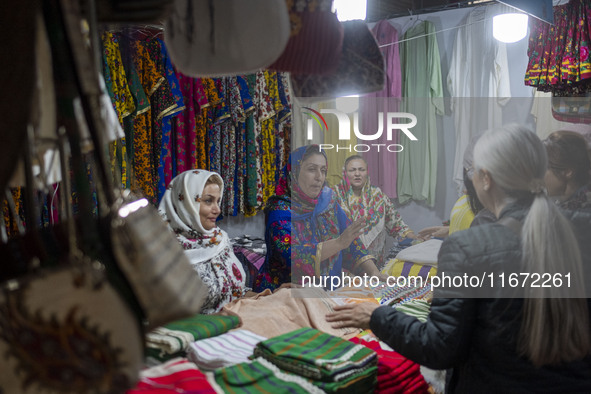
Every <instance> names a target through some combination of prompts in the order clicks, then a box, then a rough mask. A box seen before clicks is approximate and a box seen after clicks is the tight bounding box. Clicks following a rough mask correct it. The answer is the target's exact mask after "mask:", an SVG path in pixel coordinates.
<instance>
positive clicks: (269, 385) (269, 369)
mask: <svg viewBox="0 0 591 394" xmlns="http://www.w3.org/2000/svg"><path fill="white" fill-rule="evenodd" d="M214 378H215V381H216V383H217V385H218V386H219V387H220V388H221V389H222V390H223V392H225V393H236V394H239V393H249V394H252V393H272V394H278V393H311V394H321V393H322V392H323V391H322V390H321V389H319V388H317V387H316V386H314V385H313V384H312V383H310V382H309V381H308V380H306V379H304V378H302V377H301V376H297V375H293V374H289V373H286V372H284V371H281V370H280V369H279V368H277V366H275V365H273V364H271V363H270V362H269V361H267V360H265V359H264V358H261V357H259V358H256V359H255V360H253V361H251V362H247V363H241V364H237V365H234V366H231V367H226V368H220V369H216V371H215V372H214Z"/></svg>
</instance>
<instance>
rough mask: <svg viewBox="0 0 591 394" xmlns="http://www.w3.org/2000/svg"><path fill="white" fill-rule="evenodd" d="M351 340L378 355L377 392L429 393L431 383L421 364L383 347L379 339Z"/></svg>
mask: <svg viewBox="0 0 591 394" xmlns="http://www.w3.org/2000/svg"><path fill="white" fill-rule="evenodd" d="M350 341H351V342H354V343H358V344H362V345H364V346H366V347H368V348H370V349H372V350H374V351H375V352H376V353H377V355H378V384H377V387H376V391H375V392H376V393H428V392H429V385H428V384H427V382H425V379H424V378H423V375H421V371H420V366H419V364H417V363H415V362H413V361H411V360H409V359H407V358H406V357H404V356H402V355H400V354H398V353H396V352H394V351H388V350H384V349H382V347H381V346H380V343H379V342H378V341H364V340H362V339H359V338H352V339H350Z"/></svg>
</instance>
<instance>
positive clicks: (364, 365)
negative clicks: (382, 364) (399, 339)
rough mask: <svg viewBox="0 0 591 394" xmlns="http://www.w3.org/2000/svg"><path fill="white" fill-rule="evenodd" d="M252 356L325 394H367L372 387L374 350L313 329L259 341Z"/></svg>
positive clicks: (374, 369)
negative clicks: (340, 393)
mask: <svg viewBox="0 0 591 394" xmlns="http://www.w3.org/2000/svg"><path fill="white" fill-rule="evenodd" d="M253 357H263V358H265V359H267V360H268V361H270V362H271V363H273V364H275V365H276V366H278V367H279V368H280V369H282V370H284V371H287V372H291V373H294V374H297V375H299V376H302V377H305V378H308V379H310V382H311V383H312V384H314V385H315V386H316V387H318V388H320V389H322V390H323V391H325V392H327V393H333V392H350V393H369V392H373V390H374V388H375V384H376V377H377V367H376V365H377V355H376V353H375V352H374V351H372V350H370V349H369V348H367V347H365V346H362V345H358V344H354V343H352V342H349V341H346V340H343V339H341V338H337V337H335V336H332V335H329V334H326V333H323V332H321V331H318V330H316V329H313V328H300V329H298V330H295V331H292V332H289V333H287V334H283V335H280V336H277V337H274V338H271V339H267V340H266V341H263V342H260V343H259V344H258V345H257V346H256V347H255V349H254V356H253Z"/></svg>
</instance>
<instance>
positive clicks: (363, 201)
mask: <svg viewBox="0 0 591 394" xmlns="http://www.w3.org/2000/svg"><path fill="white" fill-rule="evenodd" d="M364 161H365V160H364ZM347 164H348V161H346V162H345V165H344V166H343V179H342V180H341V183H339V184H337V185H336V187H335V188H334V189H335V192H336V194H337V197H338V199H339V202H340V205H341V208H343V210H344V211H345V213H346V214H347V216H348V217H349V218H350V219H351V220H353V221H355V220H357V219H358V218H360V217H364V218H365V233H364V234H362V235H361V236H360V237H359V239H361V241H362V242H363V244H364V245H365V247H369V245H371V243H372V242H373V241H374V239H376V237H377V236H378V235H379V234H380V233H381V232H382V230H384V226H385V223H386V220H385V216H384V215H385V206H384V200H383V196H382V194H381V193H380V190H379V189H378V188H377V187H375V186H372V185H371V181H370V179H369V175H368V176H367V180H366V181H365V184H364V185H363V187H362V189H361V196H360V197H359V198H358V197H357V196H355V193H354V192H353V188H352V187H351V182H350V181H349V178H348V177H347V168H346V166H347Z"/></svg>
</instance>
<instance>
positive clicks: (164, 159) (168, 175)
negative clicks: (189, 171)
mask: <svg viewBox="0 0 591 394" xmlns="http://www.w3.org/2000/svg"><path fill="white" fill-rule="evenodd" d="M158 44H159V45H160V51H161V55H162V60H163V64H164V69H165V71H166V81H165V82H166V83H168V86H169V87H170V92H171V93H172V95H173V97H174V102H175V104H176V107H175V108H174V109H172V110H171V111H169V112H167V113H166V114H165V115H164V116H163V117H162V149H161V152H160V163H159V165H158V201H160V199H161V198H162V196H163V195H164V192H165V190H166V186H167V185H168V184H169V183H170V181H172V178H174V176H175V175H176V172H174V171H173V164H172V163H173V161H174V157H173V154H174V148H173V143H174V142H173V139H172V122H174V120H173V118H177V117H179V116H180V113H181V112H182V111H184V110H185V104H184V100H183V94H182V91H181V88H180V83H179V80H178V78H177V76H176V73H175V71H174V68H173V67H172V63H171V61H170V57H169V56H168V52H167V51H166V47H165V46H164V42H162V40H160V39H158Z"/></svg>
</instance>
